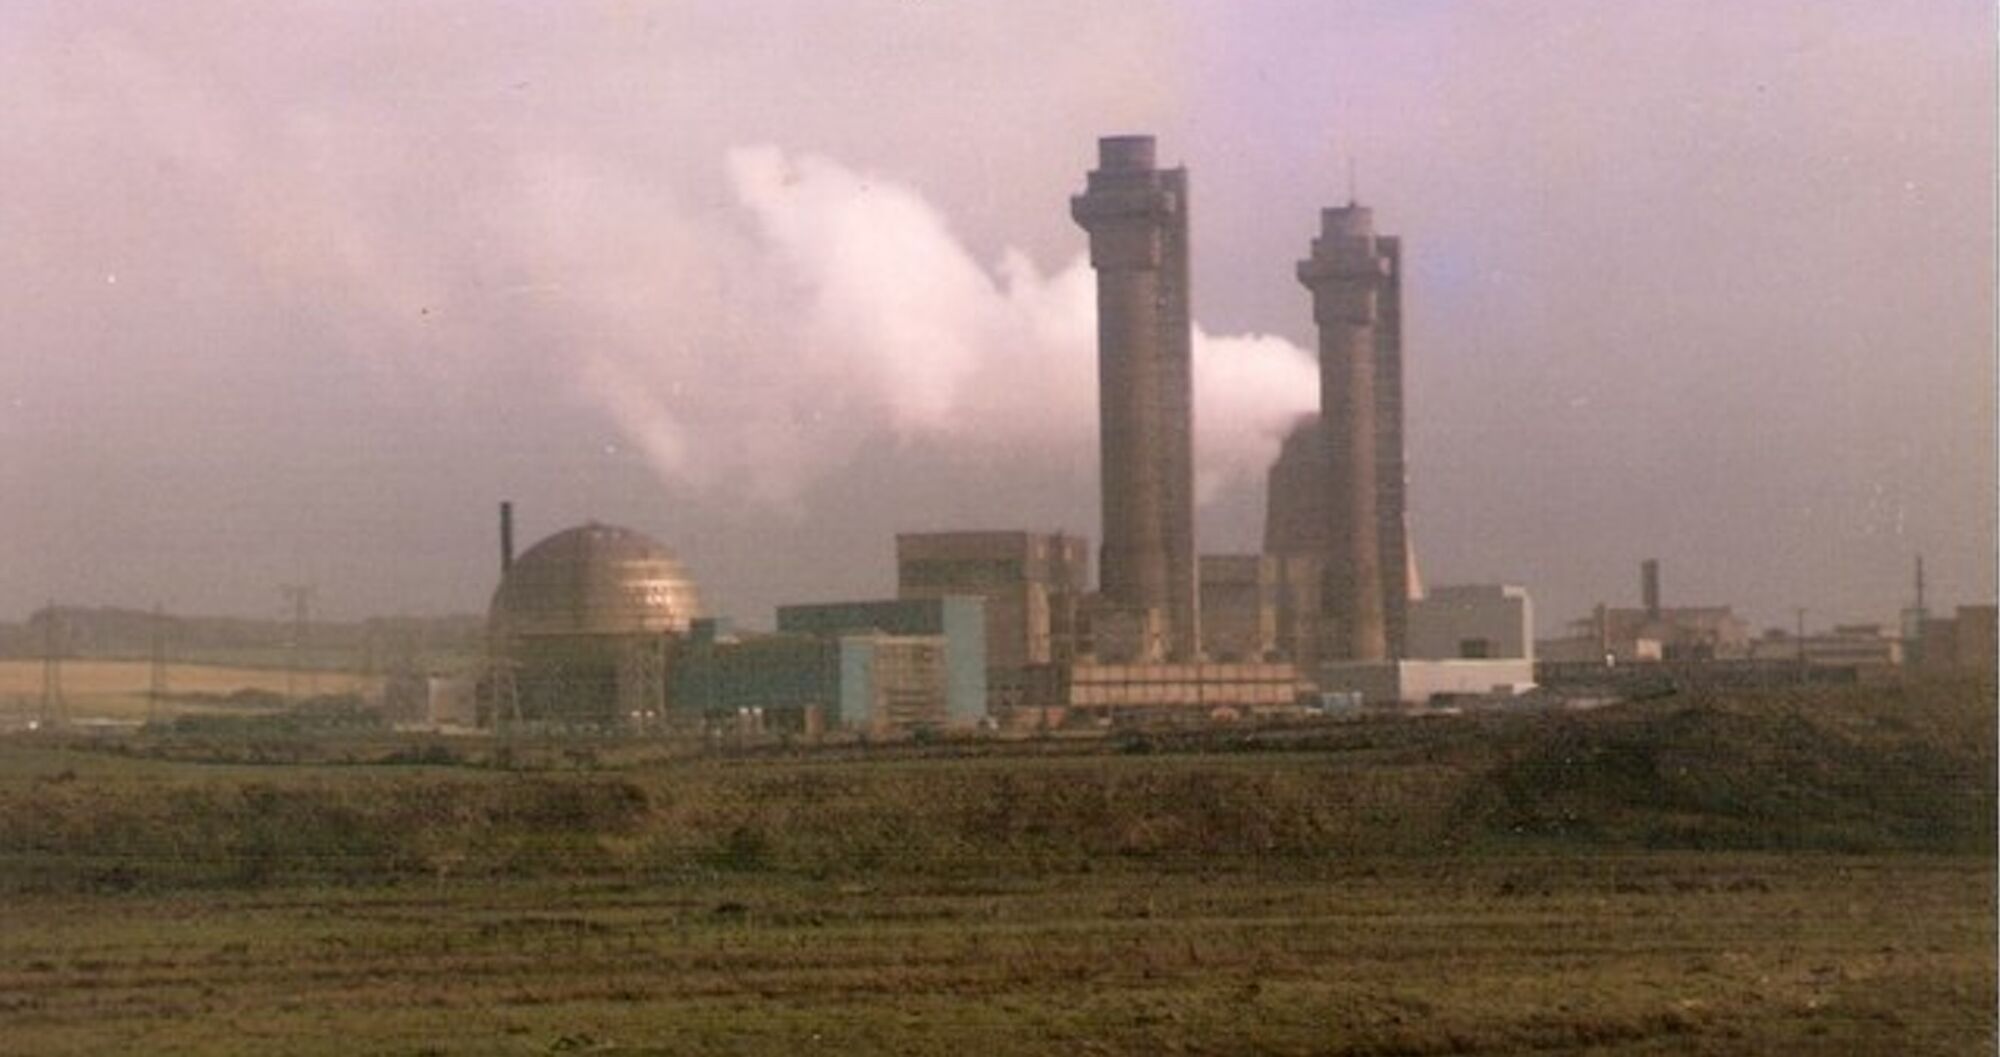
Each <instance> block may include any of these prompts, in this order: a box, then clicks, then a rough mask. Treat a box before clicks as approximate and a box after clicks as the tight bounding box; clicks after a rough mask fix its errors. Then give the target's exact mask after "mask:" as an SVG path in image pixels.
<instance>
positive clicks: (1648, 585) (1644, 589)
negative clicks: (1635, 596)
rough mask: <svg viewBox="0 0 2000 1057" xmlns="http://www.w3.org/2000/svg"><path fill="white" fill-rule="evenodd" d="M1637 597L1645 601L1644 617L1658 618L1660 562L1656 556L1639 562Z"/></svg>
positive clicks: (1649, 618)
mask: <svg viewBox="0 0 2000 1057" xmlns="http://www.w3.org/2000/svg"><path fill="white" fill-rule="evenodd" d="M1639 597H1640V598H1641V599H1642V600H1643V601H1644V602H1645V606H1646V619H1648V620H1658V619H1660V562H1659V559H1657V558H1648V559H1646V560H1645V561H1643V562H1641V563H1639Z"/></svg>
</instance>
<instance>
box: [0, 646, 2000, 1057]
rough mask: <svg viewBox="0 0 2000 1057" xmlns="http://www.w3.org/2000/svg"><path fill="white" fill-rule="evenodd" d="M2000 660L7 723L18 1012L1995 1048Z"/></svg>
mask: <svg viewBox="0 0 2000 1057" xmlns="http://www.w3.org/2000/svg"><path fill="white" fill-rule="evenodd" d="M1991 695H1992V691H1991V689H1990V687H1979V686H1969V687H1947V688H1931V689H1924V690H1914V691H1913V690H1904V689H1897V688H1889V689H1883V690H1879V691H1878V690H1868V691H1828V692H1820V693H1816V694H1814V695H1811V696H1800V695H1766V696H1761V697H1754V698H1742V699H1701V700H1669V701H1659V702H1647V703H1643V704H1637V705H1632V706H1623V707H1620V708H1615V709H1608V710H1604V711H1602V712H1598V713H1591V714H1586V715H1574V716H1539V717H1511V718H1475V717H1462V718H1455V719H1440V720H1425V721H1421V722H1411V721H1386V720H1385V721H1372V722H1363V723H1353V724H1341V725H1335V726H1327V727H1319V728H1299V729H1293V730H1285V731H1274V732H1266V733H1265V734H1260V735H1255V736H1251V735H1246V734H1243V733H1234V734H1213V733H1211V734H1185V735H1173V736H1154V737H1149V738H1130V739H1112V740H1108V741H1105V742H1103V743H1100V744H1098V745H1095V746H1088V745H1083V746H1080V745H1076V744H1061V745H1054V746H1035V745H1018V744H1016V745H1005V744H990V743H961V744H946V745H937V746H921V747H910V746H906V747H903V748H902V749H898V750H894V751H891V752H888V753H883V752H879V751H878V752H873V753H861V752H858V751H854V750H842V751H840V752H810V751H800V750H778V749H772V750H767V751H763V752H757V753H749V754H744V755H740V756H735V757H727V758H721V757H711V758H701V759H678V758H667V757H665V756H662V755H660V754H659V753H657V752H656V751H654V750H652V749H649V748H648V747H647V746H644V745H634V746H620V747H612V746H606V745H602V744H599V745H595V746H591V747H588V748H587V749H578V748H577V747H575V746H560V745H539V746H535V745H501V744H498V743H481V742H454V743H447V742H442V741H436V740H423V739H395V738H386V737H382V736H376V737H372V738H368V739H357V740H352V741H348V742H344V743H319V744H317V745H316V746H315V747H314V748H313V749H312V750H311V751H310V752H305V751H303V750H299V749H298V748H297V747H295V746H294V747H291V748H287V747H285V746H273V745H271V744H267V743H265V742H263V741H259V740H257V739H246V740H243V741H236V742H232V741H229V740H227V739H210V740H202V739H189V738H184V737H183V738H172V737H163V736H147V737H127V738H96V739H72V740H62V739H50V738H15V739H0V892H4V893H5V894H6V898H5V899H3V900H0V1051H4V1052H9V1053H12V1052H19V1053H34V1054H42V1053H47V1054H86V1053H91V1054H94V1053H104V1052H148V1053H188V1054H233V1053H243V1054H250V1053H256V1054H334V1053H340V1054H350V1053H361V1054H373V1053H380V1054H434V1055H443V1054H487V1053H500V1054H509V1053H518V1054H542V1053H565V1052H577V1053H631V1054H681V1053H689V1054H703V1053H713V1054H725V1053H727V1054H760V1053H787V1054H790V1053H796V1052H799V1051H807V1052H811V1051H816V1050H825V1051H827V1052H837V1051H846V1052H860V1053H910V1054H946V1053H950V1054H954V1055H959V1054H989V1053H990V1054H1002V1055H1006V1054H1040V1053H1052V1052H1056V1053H1100V1054H1114V1053H1133V1054H1140V1053H1144V1054H1152V1053H1162V1052H1167V1053H1175V1052H1178V1053H1211V1054H1215V1053H1264V1054H1357V1055H1358V1054H1445V1053H1471V1052H1486V1053H1526V1052H1533V1053H1597V1054H1634V1055H1637V1054H1669V1053H1672V1054H1680V1053H1709V1054H1769V1053H1817V1054H1869V1053H1883V1054H1960V1053H1989V1052H1991V1050H1992V1046H1993V1039H1994V1031H1995V1017H1994V1000H1993V996H1994V992H1995V987H1996V978H1995V965H1994V961H1995V958H1994V950H1995V943H1996V932H1995V913H1994V905H1995V903H1994V900H1995V888H1994V886H1995V870H1994V862H1993V855H1994V826H1993V820H1994V810H1995V777H1994V707H1993V700H1992V696H1991ZM274 754H278V755H282V756H284V758H290V759H300V760H304V761H307V762H302V763H295V764H288V765H274V764H271V763H268V762H258V761H260V760H269V759H271V758H273V755H274Z"/></svg>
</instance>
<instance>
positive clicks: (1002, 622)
mask: <svg viewBox="0 0 2000 1057" xmlns="http://www.w3.org/2000/svg"><path fill="white" fill-rule="evenodd" d="M1089 581H1090V548H1089V544H1088V543H1087V542H1086V541H1085V540H1084V539H1083V538H1082V537H1080V536H1069V535H1064V534H1061V533H1040V532H912V533H902V534H899V535H898V536H897V537H896V596H897V597H898V598H900V599H925V598H942V597H945V596H947V595H971V596H976V597H978V598H980V599H982V600H984V602H985V603H986V664H987V667H989V668H995V669H1012V668H1019V667H1021V666H1023V665H1029V664H1047V663H1049V662H1050V661H1052V660H1055V659H1056V653H1057V649H1058V647H1057V645H1056V633H1055V629H1056V627H1057V626H1059V625H1061V624H1063V623H1064V621H1063V620H1062V619H1061V617H1062V614H1061V613H1059V612H1058V611H1059V610H1060V609H1061V607H1062V606H1063V605H1065V604H1066V602H1065V600H1066V599H1072V598H1075V597H1077V596H1080V595H1082V594H1083V593H1084V592H1085V591H1086V590H1088V588H1089Z"/></svg>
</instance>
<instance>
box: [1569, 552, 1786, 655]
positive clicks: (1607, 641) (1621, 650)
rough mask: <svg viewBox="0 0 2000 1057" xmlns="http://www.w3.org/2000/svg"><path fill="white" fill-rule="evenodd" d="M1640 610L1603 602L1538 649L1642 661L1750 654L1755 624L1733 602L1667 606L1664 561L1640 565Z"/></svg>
mask: <svg viewBox="0 0 2000 1057" xmlns="http://www.w3.org/2000/svg"><path fill="white" fill-rule="evenodd" d="M1640 597H1641V604H1640V606H1639V607H1638V608H1636V609H1628V608H1617V607H1609V606H1602V605H1600V606H1598V607H1597V608H1596V610H1595V611H1594V612H1592V613H1591V615H1590V616H1588V617H1584V618H1582V619H1580V620H1573V621H1571V622H1570V624H1569V634H1568V635H1566V636H1565V637H1563V638H1560V639H1548V640H1544V641H1543V642H1541V643H1540V644H1539V645H1538V647H1537V652H1538V653H1539V654H1540V655H1541V656H1542V658H1543V659H1545V660H1548V661H1551V662H1554V663H1579V664H1581V663H1605V662H1609V663H1613V664H1630V663H1633V662H1640V661H1717V660H1740V659H1744V658H1747V657H1749V656H1750V638H1751V636H1750V623H1749V622H1748V621H1746V620H1744V619H1742V618H1741V617H1738V616H1737V615H1736V614H1735V613H1734V612H1733V611H1732V610H1731V609H1730V607H1728V606H1665V605H1662V604H1661V602H1660V565H1659V562H1657V561H1650V560H1649V561H1646V562H1644V563H1642V564H1641V566H1640Z"/></svg>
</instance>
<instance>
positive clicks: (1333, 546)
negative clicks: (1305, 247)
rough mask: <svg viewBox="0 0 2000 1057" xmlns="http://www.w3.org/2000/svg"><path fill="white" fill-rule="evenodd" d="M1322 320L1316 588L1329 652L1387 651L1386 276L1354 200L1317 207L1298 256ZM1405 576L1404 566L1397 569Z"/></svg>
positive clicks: (1342, 656)
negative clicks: (1324, 491)
mask: <svg viewBox="0 0 2000 1057" xmlns="http://www.w3.org/2000/svg"><path fill="white" fill-rule="evenodd" d="M1298 277H1299V282H1300V283H1301V284H1303V285H1304V286H1305V288H1306V289H1308V290H1310V291H1312V297H1313V320H1314V321H1315V322H1316V323H1318V324H1319V411H1320V418H1321V421H1322V423H1323V426H1322V435H1323V437H1324V440H1323V442H1322V443H1324V444H1325V445H1326V462H1325V469H1326V473H1327V478H1328V480H1327V484H1328V494H1329V496H1330V500H1331V502H1330V506H1331V508H1332V509H1331V511H1330V514H1331V521H1332V524H1331V525H1330V526H1329V532H1328V534H1327V542H1328V553H1327V559H1326V580H1325V586H1324V588H1323V589H1322V590H1321V593H1320V605H1321V607H1322V610H1323V619H1324V633H1325V634H1326V635H1327V651H1326V655H1327V656H1328V657H1329V658H1330V659H1334V660H1354V661H1376V660H1384V659H1386V658H1388V656H1389V635H1388V601H1387V598H1386V597H1385V594H1386V592H1385V591H1384V586H1383V585H1384V579H1383V564H1382V525H1381V506H1380V498H1381V495H1380V493H1381V477H1380V472H1379V470H1380V467H1379V465H1378V461H1379V460H1378V457H1377V454H1378V453H1377V447H1376V431H1377V423H1376V412H1377V407H1376V405H1377V394H1376V387H1375V382H1376V352H1377V349H1376V345H1377V334H1376V326H1377V323H1378V321H1379V319H1380V305H1379V304H1378V298H1379V295H1380V293H1381V291H1382V290H1383V289H1384V287H1386V286H1387V284H1388V281H1389V277H1390V263H1389V259H1388V258H1387V257H1386V256H1384V255H1383V254H1382V253H1381V252H1380V249H1379V248H1378V247H1377V245H1376V240H1375V224H1374V217H1373V215H1372V214H1371V213H1370V211H1369V210H1368V209H1366V208H1363V207H1361V206H1356V205H1347V206H1342V207H1340V208H1336V209H1323V210H1321V211H1320V233H1319V237H1317V238H1315V239H1313V241H1312V253H1311V255H1310V256H1308V257H1307V258H1306V259H1305V260H1302V261H1300V262H1299V266H1298ZM1397 573H1398V575H1399V576H1400V575H1401V570H1397Z"/></svg>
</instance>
